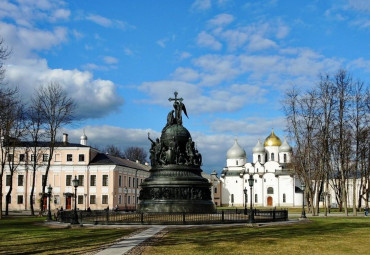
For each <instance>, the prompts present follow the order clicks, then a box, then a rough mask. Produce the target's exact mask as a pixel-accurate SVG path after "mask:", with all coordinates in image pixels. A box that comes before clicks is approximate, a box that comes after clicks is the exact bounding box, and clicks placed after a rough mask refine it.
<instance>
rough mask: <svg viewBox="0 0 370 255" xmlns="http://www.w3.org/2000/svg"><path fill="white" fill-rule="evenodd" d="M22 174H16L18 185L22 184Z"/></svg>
mask: <svg viewBox="0 0 370 255" xmlns="http://www.w3.org/2000/svg"><path fill="white" fill-rule="evenodd" d="M23 177H24V176H23V175H18V186H23Z"/></svg>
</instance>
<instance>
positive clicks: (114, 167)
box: [3, 134, 150, 210]
mask: <svg viewBox="0 0 370 255" xmlns="http://www.w3.org/2000/svg"><path fill="white" fill-rule="evenodd" d="M30 145H31V143H30V142H23V143H22V144H21V145H20V146H19V147H18V148H16V152H15V155H12V156H11V157H14V161H15V163H16V164H18V163H19V165H18V167H17V170H16V171H15V173H14V175H13V190H12V193H11V199H10V204H9V210H30V203H31V199H30V193H31V187H32V173H33V171H32V167H31V165H30V161H31V160H33V157H34V155H31V153H30V152H29V146H30ZM40 148H41V151H42V152H41V155H40V156H39V159H38V169H37V171H36V177H35V191H34V196H33V199H32V200H33V201H32V202H33V203H34V208H35V210H39V209H40V208H39V204H40V203H39V202H40V199H42V178H45V168H46V163H47V160H48V157H49V155H48V154H47V153H48V150H47V144H46V143H42V145H41V146H40ZM149 170H150V166H149V165H148V164H141V163H139V162H132V161H130V160H127V159H122V158H117V157H114V156H111V155H107V154H104V153H101V152H99V151H98V150H96V149H94V148H92V147H90V146H88V145H87V137H86V135H85V134H84V135H82V136H81V141H80V143H70V142H69V141H68V135H67V134H64V135H63V142H60V143H57V144H56V149H55V152H54V155H53V158H52V165H51V168H50V170H49V174H48V178H47V185H49V184H50V185H51V187H52V188H53V190H52V198H51V209H55V208H62V207H63V209H67V210H68V209H73V205H74V192H75V188H74V187H73V184H72V180H73V179H74V178H75V176H76V177H77V178H78V180H79V186H78V188H77V208H78V209H79V210H85V209H86V208H88V207H90V208H91V209H92V210H94V209H99V210H101V209H105V208H107V207H109V208H111V209H113V208H115V207H116V206H118V207H119V208H120V209H125V208H127V209H135V208H136V205H137V204H138V197H139V191H140V186H139V185H140V183H141V182H142V181H143V179H145V178H146V177H148V176H149ZM10 178H11V175H10V172H9V170H8V168H6V169H5V173H4V180H3V208H5V203H6V199H5V196H6V194H7V192H8V190H9V183H10ZM46 192H47V189H46ZM44 201H45V203H44V206H45V208H46V205H47V203H46V202H47V198H46V197H45V198H44Z"/></svg>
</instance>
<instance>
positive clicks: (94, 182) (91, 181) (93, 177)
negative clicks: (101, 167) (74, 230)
mask: <svg viewBox="0 0 370 255" xmlns="http://www.w3.org/2000/svg"><path fill="white" fill-rule="evenodd" d="M90 186H96V175H90Z"/></svg>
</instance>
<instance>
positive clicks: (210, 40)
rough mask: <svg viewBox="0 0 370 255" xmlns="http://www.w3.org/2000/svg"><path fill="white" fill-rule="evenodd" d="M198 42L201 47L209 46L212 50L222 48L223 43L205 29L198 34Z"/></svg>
mask: <svg viewBox="0 0 370 255" xmlns="http://www.w3.org/2000/svg"><path fill="white" fill-rule="evenodd" d="M197 44H198V45H199V46H201V47H205V48H209V49H212V50H220V49H221V48H222V44H221V43H220V42H218V41H217V40H216V39H215V38H214V37H213V36H212V35H210V34H208V33H207V32H205V31H202V32H201V33H199V34H198V37H197Z"/></svg>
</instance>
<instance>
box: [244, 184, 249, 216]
mask: <svg viewBox="0 0 370 255" xmlns="http://www.w3.org/2000/svg"><path fill="white" fill-rule="evenodd" d="M247 197H248V190H247V187H244V215H247Z"/></svg>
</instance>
